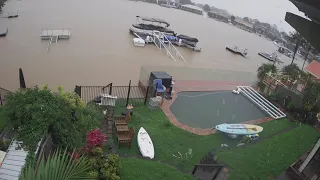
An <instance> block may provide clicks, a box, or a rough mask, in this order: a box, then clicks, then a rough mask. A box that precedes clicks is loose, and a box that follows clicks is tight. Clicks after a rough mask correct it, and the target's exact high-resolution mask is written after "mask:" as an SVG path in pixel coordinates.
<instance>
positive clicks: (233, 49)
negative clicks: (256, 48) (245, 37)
mask: <svg viewBox="0 0 320 180" xmlns="http://www.w3.org/2000/svg"><path fill="white" fill-rule="evenodd" d="M226 50H228V51H230V52H232V53H234V54H239V55H241V56H243V57H245V58H246V57H247V55H248V49H244V50H242V49H240V48H238V47H237V46H233V47H226Z"/></svg>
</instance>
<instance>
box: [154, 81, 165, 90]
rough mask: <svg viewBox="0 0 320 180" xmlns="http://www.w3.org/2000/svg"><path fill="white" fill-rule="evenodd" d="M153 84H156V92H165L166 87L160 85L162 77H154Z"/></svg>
mask: <svg viewBox="0 0 320 180" xmlns="http://www.w3.org/2000/svg"><path fill="white" fill-rule="evenodd" d="M153 84H154V85H155V86H156V90H157V93H165V92H166V88H165V87H164V86H163V85H162V79H154V80H153Z"/></svg>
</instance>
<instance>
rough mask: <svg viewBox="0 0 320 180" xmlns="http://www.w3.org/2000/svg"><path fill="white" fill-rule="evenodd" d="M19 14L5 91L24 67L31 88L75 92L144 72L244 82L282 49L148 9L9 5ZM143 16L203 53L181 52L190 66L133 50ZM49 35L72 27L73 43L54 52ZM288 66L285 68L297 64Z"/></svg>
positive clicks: (0, 73) (114, 0)
mask: <svg viewBox="0 0 320 180" xmlns="http://www.w3.org/2000/svg"><path fill="white" fill-rule="evenodd" d="M17 10H19V13H20V16H19V17H18V18H15V19H5V18H0V26H1V27H8V28H9V32H8V35H7V36H6V37H5V38H0V87H4V88H7V89H10V90H15V89H16V88H18V86H19V82H18V69H19V68H22V69H23V71H24V75H25V79H26V83H27V85H28V86H30V85H35V84H38V85H42V84H49V86H50V87H56V86H57V85H59V84H61V85H63V86H64V87H65V88H66V89H67V90H73V88H74V86H75V85H76V84H77V85H107V84H109V83H111V82H112V83H114V84H116V85H126V84H127V83H128V81H129V80H130V79H131V80H132V81H133V82H134V84H135V83H136V82H137V81H138V79H139V75H140V68H141V66H142V65H144V66H165V67H170V68H171V69H172V68H173V67H179V68H180V69H181V68H184V67H185V68H186V69H188V68H206V69H216V70H230V71H231V72H232V71H235V73H234V75H233V76H234V79H235V80H237V72H238V71H243V72H248V73H252V74H254V73H255V72H256V69H257V67H258V66H259V65H260V64H261V63H263V62H267V60H265V59H263V58H262V57H260V56H258V54H257V53H258V52H266V53H272V52H274V51H275V50H276V49H277V47H276V46H275V45H274V43H273V42H271V41H268V40H266V39H264V38H261V37H259V36H257V35H255V34H251V33H248V32H245V31H243V30H240V29H238V28H236V27H233V26H231V25H228V24H225V23H220V22H217V21H215V20H213V19H208V18H205V17H203V16H200V15H196V14H192V13H189V12H185V11H181V10H177V9H168V8H164V7H160V6H158V5H155V4H148V3H143V2H134V1H127V0H108V1H105V0H96V1H93V2H88V1H83V0H68V1H65V0H28V1H26V0H21V1H18V0H9V1H8V2H7V3H6V6H5V8H4V10H3V12H10V11H17ZM136 15H141V16H148V17H158V18H162V19H165V20H166V21H168V22H169V23H170V24H171V26H170V27H171V29H173V30H174V31H176V32H177V33H178V34H180V33H181V34H186V35H189V36H193V37H197V38H198V39H199V41H200V42H199V44H198V45H199V46H200V47H201V48H202V52H192V51H190V50H188V49H184V48H179V51H180V53H181V54H182V55H183V57H184V58H185V59H186V61H187V62H188V64H186V63H185V62H184V61H182V60H181V59H179V58H177V62H175V61H173V60H172V59H170V58H169V56H167V55H166V54H165V53H163V52H161V51H160V50H159V49H157V48H156V47H155V46H153V45H147V46H146V47H144V48H141V47H134V46H133V42H132V39H133V37H132V35H130V34H129V28H130V26H131V24H133V23H135V16H136ZM43 28H49V29H50V28H70V29H71V34H72V36H71V38H70V39H69V40H59V41H58V43H57V44H52V45H51V46H50V49H49V52H47V45H48V41H42V40H41V39H40V33H41V29H43ZM232 45H237V46H239V47H241V48H247V49H248V50H249V56H250V57H249V58H248V59H245V58H243V57H241V56H235V55H233V54H231V53H230V52H228V51H226V50H225V47H226V46H232ZM281 59H282V60H283V61H285V64H289V63H290V62H291V60H290V59H288V58H285V57H281ZM297 62H298V64H302V62H301V61H297ZM163 70H165V68H164V69H163ZM222 79H223V78H222Z"/></svg>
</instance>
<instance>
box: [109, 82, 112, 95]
mask: <svg viewBox="0 0 320 180" xmlns="http://www.w3.org/2000/svg"><path fill="white" fill-rule="evenodd" d="M111 94H112V83H110V87H109V95H110V96H111Z"/></svg>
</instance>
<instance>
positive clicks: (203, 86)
mask: <svg viewBox="0 0 320 180" xmlns="http://www.w3.org/2000/svg"><path fill="white" fill-rule="evenodd" d="M240 84H241V86H246V85H248V84H246V83H236V82H218V81H215V82H212V81H211V82H208V81H176V84H175V86H174V93H173V95H172V100H166V99H164V100H163V103H162V105H161V109H162V111H163V112H164V114H165V115H166V116H167V117H168V119H169V121H170V122H171V123H172V124H173V125H175V126H176V127H179V128H181V129H184V130H186V131H189V132H191V133H193V134H196V135H202V136H204V135H210V134H215V133H216V132H217V130H215V129H212V128H205V129H202V128H193V127H190V126H188V125H186V124H183V123H181V122H179V121H178V120H177V119H176V117H175V116H174V114H173V113H172V112H171V110H170V106H171V105H172V103H173V102H174V101H175V100H176V98H177V94H178V93H179V92H183V91H198V92H201V91H223V90H227V91H230V90H233V89H235V88H236V86H240ZM271 120H273V118H271V117H265V118H262V119H255V120H250V121H245V122H243V123H245V124H261V123H265V122H268V121H271Z"/></svg>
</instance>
